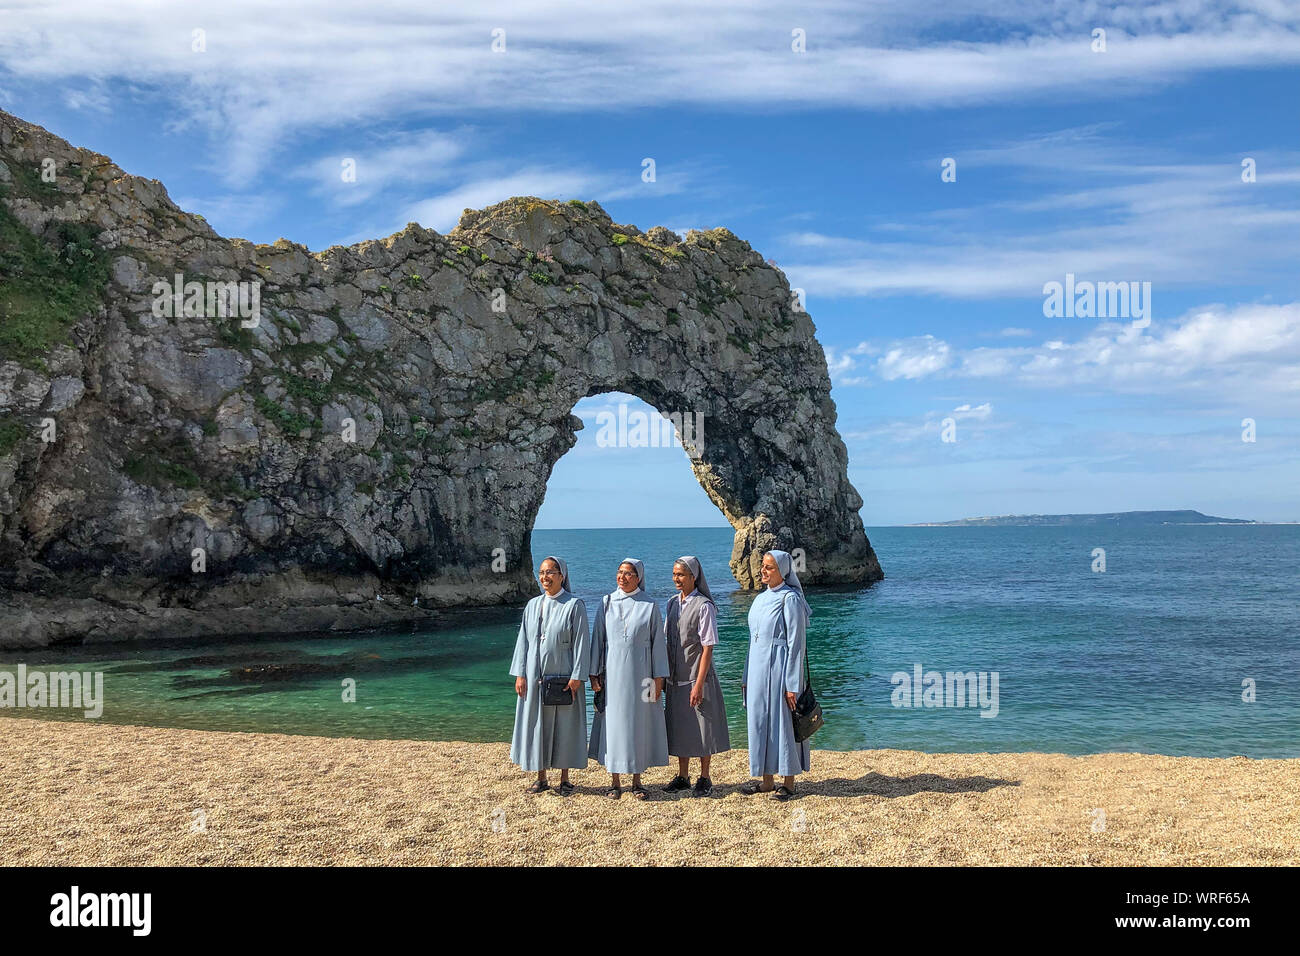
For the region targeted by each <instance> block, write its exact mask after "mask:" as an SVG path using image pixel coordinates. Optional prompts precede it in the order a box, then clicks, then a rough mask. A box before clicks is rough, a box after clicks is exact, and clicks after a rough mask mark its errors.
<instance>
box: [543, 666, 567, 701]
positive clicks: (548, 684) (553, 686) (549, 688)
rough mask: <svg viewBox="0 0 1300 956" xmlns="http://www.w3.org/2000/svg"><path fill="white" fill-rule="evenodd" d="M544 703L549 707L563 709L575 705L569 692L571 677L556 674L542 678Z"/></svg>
mask: <svg viewBox="0 0 1300 956" xmlns="http://www.w3.org/2000/svg"><path fill="white" fill-rule="evenodd" d="M542 703H543V704H545V705H546V706H547V707H562V706H564V705H566V704H572V703H573V691H571V690H569V675H568V674H555V675H550V676H547V677H543V678H542Z"/></svg>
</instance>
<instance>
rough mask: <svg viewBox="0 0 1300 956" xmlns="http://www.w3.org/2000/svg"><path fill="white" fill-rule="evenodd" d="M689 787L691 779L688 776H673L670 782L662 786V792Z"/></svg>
mask: <svg viewBox="0 0 1300 956" xmlns="http://www.w3.org/2000/svg"><path fill="white" fill-rule="evenodd" d="M689 789H691V781H690V779H689V778H688V777H682V776H677V777H673V779H672V782H670V783H669V784H667V785H666V786H665V787H664V793H676V792H677V791H678V790H689Z"/></svg>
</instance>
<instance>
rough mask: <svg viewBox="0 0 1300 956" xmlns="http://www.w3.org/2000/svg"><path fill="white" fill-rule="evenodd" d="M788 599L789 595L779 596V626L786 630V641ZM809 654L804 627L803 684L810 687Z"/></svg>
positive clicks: (806, 632) (786, 636)
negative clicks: (804, 679)
mask: <svg viewBox="0 0 1300 956" xmlns="http://www.w3.org/2000/svg"><path fill="white" fill-rule="evenodd" d="M789 600H790V595H788V594H787V595H785V596H784V597H783V598H781V627H782V628H783V629H785V632H786V633H785V638H786V640H787V641H789V640H790V631H789V630H788V629H786V627H785V609H786V602H787V601H789ZM810 656H811V655H810V654H809V653H808V628H807V627H805V628H804V632H803V673H804V677H805V678H807V680H806V681H805V684H806V685H807V686H808V688H809V689H811V688H812V671H811V670H810V669H809V667H808V658H809V657H810Z"/></svg>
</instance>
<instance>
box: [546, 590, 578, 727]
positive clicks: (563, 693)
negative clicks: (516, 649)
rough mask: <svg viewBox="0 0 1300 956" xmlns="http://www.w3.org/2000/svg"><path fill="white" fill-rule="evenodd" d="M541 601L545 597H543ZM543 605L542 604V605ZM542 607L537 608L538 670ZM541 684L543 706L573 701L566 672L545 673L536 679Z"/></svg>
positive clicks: (566, 703)
mask: <svg viewBox="0 0 1300 956" xmlns="http://www.w3.org/2000/svg"><path fill="white" fill-rule="evenodd" d="M542 600H543V601H545V600H547V598H545V597H543V598H542ZM543 607H544V605H543ZM542 621H543V617H542V607H538V609H537V648H538V649H537V654H538V661H537V664H538V667H537V669H538V670H541V669H542V668H541V653H542V652H541V644H542V641H543V640H544V639H545V636H546V632H545V631H544V629H543V626H542ZM538 683H539V684H541V685H542V705H543V706H545V707H566V706H568V705H569V704H572V703H573V691H571V690H569V675H568V674H546V675H544V676H543V677H541V678H540V679H539V680H538Z"/></svg>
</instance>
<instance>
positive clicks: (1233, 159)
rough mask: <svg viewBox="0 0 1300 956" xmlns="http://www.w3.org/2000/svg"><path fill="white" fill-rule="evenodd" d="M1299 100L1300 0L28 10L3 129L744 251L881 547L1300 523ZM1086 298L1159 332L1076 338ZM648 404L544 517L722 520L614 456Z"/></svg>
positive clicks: (252, 223)
mask: <svg viewBox="0 0 1300 956" xmlns="http://www.w3.org/2000/svg"><path fill="white" fill-rule="evenodd" d="M1099 30H1100V31H1104V34H1098V33H1097V31H1099ZM494 46H495V47H496V49H494ZM1298 94H1300V4H1297V3H1294V2H1290V0H1242V2H1227V0H1162V2H1156V3H1144V2H1137V3H1122V4H1106V3H1095V2H1086V0H1085V2H1078V0H1061V2H1047V0H1034V2H1030V0H1008V2H1001V3H998V4H996V5H993V4H987V3H974V2H964V0H944V2H942V3H939V2H930V0H899V2H894V0H886V2H873V3H864V2H830V3H815V2H814V3H800V4H779V3H772V2H765V0H745V2H713V3H709V4H699V3H697V2H663V3H658V2H645V3H636V4H630V3H616V4H611V3H609V2H582V0H578V2H568V3H552V2H514V3H509V4H501V3H493V2H476V3H474V4H458V5H447V4H436V3H429V2H396V0H390V2H380V3H368V4H339V3H305V2H300V0H283V2H278V3H277V4H275V5H274V6H273V7H271V8H267V6H264V5H262V4H252V3H245V2H239V0H235V2H231V0H222V2H207V0H194V2H187V3H184V4H179V3H176V4H168V3H144V2H139V0H122V2H116V3H114V4H102V3H82V2H59V0H54V2H32V3H14V2H5V0H0V108H3V109H5V110H7V111H9V112H11V113H15V114H16V115H19V116H21V117H22V118H24V119H26V120H29V121H32V122H35V123H38V124H39V125H41V126H44V127H46V128H47V129H50V130H51V131H53V132H55V133H57V134H58V135H60V136H62V137H64V138H65V139H68V140H69V141H71V142H73V143H75V144H77V145H80V146H86V147H88V148H91V149H94V150H96V151H98V152H101V153H105V154H107V155H109V156H110V157H112V158H113V160H114V161H115V162H117V164H118V165H120V166H121V167H123V168H124V169H126V170H127V171H128V172H131V173H134V174H137V175H141V176H146V177H150V178H156V179H159V180H161V181H163V183H164V184H165V185H166V186H167V189H168V192H169V194H170V195H171V197H172V198H173V199H174V200H175V201H176V202H177V203H178V204H179V205H180V206H182V207H183V208H186V209H188V210H191V211H194V212H198V213H201V214H202V215H204V216H205V217H206V218H207V220H208V221H209V223H210V224H211V225H212V226H213V227H214V228H215V229H216V230H217V231H218V232H219V233H221V234H223V235H227V236H239V237H244V238H248V239H252V240H254V241H257V242H272V241H274V240H275V239H277V238H279V237H281V236H283V237H286V238H290V239H293V240H294V241H297V242H302V243H304V244H306V245H307V246H309V247H310V248H312V249H316V250H319V249H323V248H325V247H327V246H330V245H334V244H348V243H352V242H358V241H360V240H362V239H366V238H374V237H380V236H385V235H388V234H390V233H392V232H395V231H397V230H399V229H401V228H402V227H403V226H404V225H405V224H406V223H407V222H411V221H414V222H419V223H421V224H422V225H424V226H427V227H429V228H432V229H436V230H438V231H440V232H446V231H449V230H450V229H451V228H452V227H453V226H454V225H455V224H456V221H457V219H458V217H459V214H460V211H461V210H462V209H463V208H465V207H476V208H477V207H482V206H484V205H488V204H490V203H493V202H497V201H500V200H502V199H505V198H508V197H510V196H513V195H537V196H541V197H544V198H560V199H568V198H579V199H587V200H590V199H595V200H598V201H599V202H600V203H601V204H602V205H603V206H604V207H605V208H606V210H607V211H608V212H609V213H610V215H611V216H612V217H613V219H614V221H615V222H625V223H634V224H636V225H637V226H639V227H640V228H642V229H648V228H649V227H651V226H653V225H665V226H668V227H669V228H670V229H673V230H674V231H676V232H679V233H684V232H685V231H686V230H687V229H691V228H697V229H710V228H714V227H717V226H725V227H727V228H729V229H731V230H732V232H734V233H735V234H736V235H738V236H740V237H741V238H744V239H746V240H748V241H749V242H750V243H751V245H752V246H753V247H754V248H755V249H756V250H758V251H759V252H760V253H761V254H762V255H763V256H764V257H766V258H768V259H770V260H772V261H775V262H776V263H777V264H778V266H779V268H781V269H782V270H783V271H784V272H785V274H786V275H787V277H788V278H789V280H790V283H791V285H792V286H794V287H797V288H800V289H803V290H804V302H805V305H806V308H807V310H808V312H809V313H810V315H811V317H812V319H813V322H814V324H815V325H816V328H817V336H818V339H819V341H820V342H821V344H822V346H823V348H824V349H825V352H826V356H827V363H828V368H829V371H830V375H831V381H832V384H833V387H832V397H833V399H834V401H835V404H836V406H837V409H838V416H839V418H838V426H839V430H840V433H841V435H842V436H843V438H844V441H845V444H846V445H847V447H848V452H849V476H850V479H851V480H852V482H853V484H854V486H855V487H856V488H857V490H858V491H859V493H860V494H861V495H862V498H863V500H864V505H863V509H862V517H863V520H864V522H865V523H866V524H867V525H868V526H877V525H890V524H906V523H912V522H922V521H940V520H949V519H955V518H961V517H967V516H975V515H990V514H1021V513H1067V512H1069V513H1077V512H1098V511H1124V510H1148V509H1166V508H1169V509H1181V508H1193V509H1197V510H1200V511H1203V512H1206V513H1207V514H1213V515H1222V516H1228V517H1244V518H1254V519H1257V520H1269V521H1296V520H1300V494H1298V493H1297V489H1298V488H1300V481H1298V480H1297V479H1298V478H1300V255H1298V253H1300V109H1298V108H1297V104H1298V103H1300V95H1298ZM646 159H652V160H653V161H654V173H655V175H654V180H653V182H647V181H646V178H645V177H644V176H643V170H644V168H645V162H644V161H645V160H646ZM345 160H352V161H354V163H355V169H356V179H355V182H344V181H343V178H342V177H341V176H340V169H341V167H342V164H343V162H344V161H345ZM1067 275H1069V276H1073V277H1074V278H1073V281H1074V282H1075V283H1076V286H1077V285H1078V284H1079V283H1087V282H1092V283H1102V282H1105V283H1118V282H1123V283H1126V284H1127V283H1136V285H1135V286H1134V287H1133V288H1134V289H1136V290H1138V291H1139V292H1142V293H1144V294H1143V295H1142V296H1141V297H1140V299H1137V300H1135V302H1136V301H1141V302H1142V303H1143V304H1144V306H1149V308H1147V309H1144V310H1143V314H1141V315H1138V316H1134V315H1133V314H1118V315H1117V314H1113V313H1114V312H1116V311H1119V310H1115V309H1111V310H1107V311H1109V312H1111V313H1112V314H1107V315H1096V314H1094V315H1079V314H1078V313H1077V312H1075V311H1074V310H1068V311H1066V313H1065V314H1060V313H1059V312H1058V313H1056V314H1049V313H1051V311H1052V310H1050V309H1049V308H1048V307H1047V305H1046V302H1045V300H1046V299H1047V298H1048V287H1049V284H1050V283H1053V282H1055V283H1060V284H1061V285H1062V286H1064V285H1065V284H1066V283H1067V278H1066V277H1067ZM1111 304H1112V305H1117V304H1118V303H1117V302H1116V303H1111ZM1061 311H1065V310H1061ZM1129 311H1130V313H1132V311H1133V310H1132V309H1130V310H1129ZM619 403H626V404H627V405H628V406H629V408H631V409H632V410H637V409H645V408H646V406H644V405H643V404H641V403H640V401H639V400H638V399H636V398H635V397H634V396H620V395H616V394H610V395H601V396H595V397H592V398H589V399H584V400H582V401H581V402H579V403H578V406H577V408H576V409H575V414H578V415H579V416H580V417H582V418H583V420H584V422H585V423H586V425H587V427H586V428H585V429H584V430H583V431H582V432H580V434H579V443H578V445H577V446H576V447H575V448H574V449H573V450H572V451H570V452H569V453H568V454H567V455H565V456H564V458H562V459H561V460H560V461H559V462H558V463H557V465H556V466H555V470H554V472H553V473H552V475H551V478H550V481H549V483H548V490H547V498H546V502H545V504H544V505H543V508H542V511H541V513H540V515H539V516H538V522H537V524H538V527H618V526H626V525H628V524H629V518H628V513H627V507H626V501H627V500H629V498H628V494H629V493H631V495H632V496H633V500H640V501H653V502H654V503H655V506H654V507H652V508H651V507H647V508H644V509H638V520H637V521H635V522H633V523H634V524H637V525H643V524H652V523H659V524H662V525H664V526H706V525H719V526H722V525H725V524H726V521H725V519H724V518H723V517H722V515H721V514H720V513H719V512H718V510H717V509H716V508H715V507H714V506H713V505H712V503H711V502H710V501H709V500H708V498H707V497H706V496H705V494H704V492H703V491H702V490H701V489H700V487H699V486H698V484H697V483H696V482H695V479H694V477H693V476H692V474H691V472H690V469H689V466H688V464H687V459H686V457H685V455H684V453H683V452H682V451H681V449H680V448H655V447H643V448H628V447H602V446H601V445H600V444H599V443H598V442H597V433H598V428H597V416H598V415H599V414H600V413H601V412H602V411H610V410H613V409H616V408H617V406H618V404H619ZM663 411H673V410H672V409H663ZM1247 420H1250V423H1253V425H1250V424H1248V423H1247ZM945 438H946V439H949V440H945ZM1244 438H1253V439H1254V440H1253V441H1252V440H1243V439H1244ZM706 440H707V423H706Z"/></svg>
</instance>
